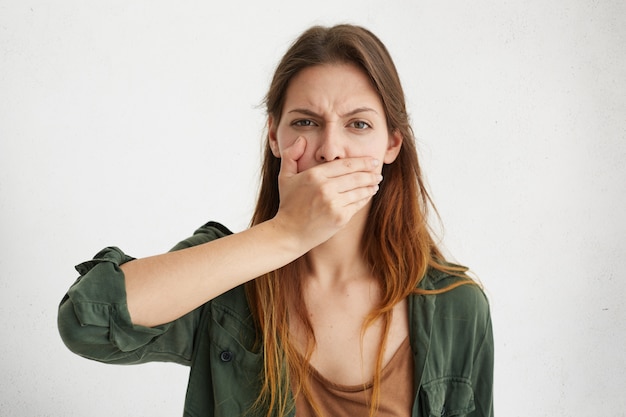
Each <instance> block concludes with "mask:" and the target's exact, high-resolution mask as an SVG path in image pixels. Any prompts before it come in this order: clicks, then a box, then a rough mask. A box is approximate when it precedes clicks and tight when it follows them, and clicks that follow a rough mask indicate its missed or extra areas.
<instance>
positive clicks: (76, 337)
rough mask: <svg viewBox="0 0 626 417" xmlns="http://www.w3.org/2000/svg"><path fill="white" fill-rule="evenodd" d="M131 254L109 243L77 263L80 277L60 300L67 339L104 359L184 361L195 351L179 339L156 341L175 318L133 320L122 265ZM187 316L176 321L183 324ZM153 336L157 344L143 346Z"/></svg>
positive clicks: (76, 349)
mask: <svg viewBox="0 0 626 417" xmlns="http://www.w3.org/2000/svg"><path fill="white" fill-rule="evenodd" d="M132 259H133V258H132V257H130V256H128V255H126V254H124V253H123V252H122V251H121V250H120V249H118V248H115V247H109V248H106V249H103V250H102V251H100V252H99V253H98V254H97V255H96V256H95V257H94V258H93V259H92V260H90V261H87V262H84V263H82V264H80V265H78V266H77V267H76V269H77V271H78V272H79V274H80V277H79V278H78V279H77V280H76V282H75V283H74V284H73V285H72V286H71V288H70V289H69V291H68V292H67V294H66V295H65V297H63V300H62V301H61V305H60V306H59V315H58V327H59V333H60V335H61V338H62V339H63V342H64V343H65V344H66V346H67V347H68V348H69V349H70V350H71V351H72V352H74V353H76V354H79V355H81V356H84V357H86V358H89V359H94V360H98V361H102V362H112V363H138V362H145V361H148V360H167V361H175V362H183V363H185V362H186V360H185V359H188V357H190V355H191V353H190V352H189V354H188V355H185V348H184V346H183V344H181V343H180V341H178V342H177V343H171V342H170V343H165V342H167V341H166V340H164V341H163V342H161V343H159V342H156V341H157V339H158V338H159V337H160V336H161V335H163V334H164V333H166V332H168V331H169V329H170V327H172V325H173V324H172V323H170V324H166V325H163V326H159V327H154V328H148V327H143V326H136V325H133V324H132V322H131V320H130V314H129V313H128V308H127V305H126V289H125V284H124V273H123V272H122V270H121V269H120V268H119V267H120V265H122V264H123V263H125V262H128V261H130V260H132ZM184 321H185V320H181V323H179V325H178V327H182V328H184V327H185V326H184V323H183V322H184ZM191 336H192V335H189V334H188V335H187V337H188V338H191ZM168 339H169V338H168ZM151 342H156V343H155V344H156V346H153V347H152V348H151V349H150V350H148V349H142V348H144V347H146V346H147V345H149V344H150V343H151ZM186 356H187V358H185V357H186Z"/></svg>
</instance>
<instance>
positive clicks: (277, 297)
mask: <svg viewBox="0 0 626 417" xmlns="http://www.w3.org/2000/svg"><path fill="white" fill-rule="evenodd" d="M326 64H352V65H356V66H357V67H358V68H360V69H361V70H362V71H363V72H364V73H365V74H366V75H367V76H368V77H369V79H370V81H371V83H372V86H373V87H374V89H375V91H376V92H377V93H378V95H379V96H380V99H381V101H382V105H383V108H384V110H385V116H386V120H387V126H388V128H389V132H390V133H391V132H399V133H400V134H401V135H402V139H403V141H402V146H401V149H400V152H399V155H398V157H397V158H396V160H395V161H394V162H393V163H391V164H386V165H384V166H383V171H382V175H383V178H384V180H383V182H382V183H381V185H380V190H379V191H378V193H377V194H376V195H375V196H374V197H373V198H372V203H371V207H370V212H369V217H368V221H367V224H366V226H365V230H364V234H363V238H362V241H361V246H362V252H363V256H364V259H365V261H366V262H367V263H368V265H369V267H370V268H371V271H372V273H373V275H374V276H375V277H377V278H378V279H379V282H380V288H381V294H382V297H381V300H380V304H379V306H378V307H377V308H375V309H374V310H373V311H372V312H371V314H370V315H369V316H368V318H367V319H366V321H365V323H364V326H363V329H362V334H363V332H364V331H365V330H366V329H367V327H368V326H369V325H371V324H373V323H374V321H375V320H377V319H379V318H381V319H382V322H383V328H384V334H383V340H382V343H381V346H380V347H379V353H378V359H377V363H376V372H375V377H374V384H373V393H372V401H371V407H370V415H373V414H374V413H375V411H376V407H377V404H378V395H379V392H380V391H379V389H380V379H379V376H380V370H381V369H382V358H383V355H382V353H383V349H384V344H385V342H386V340H387V334H388V329H389V324H390V322H391V314H392V309H393V307H394V305H396V304H397V303H398V302H400V301H401V300H403V299H404V298H406V297H407V296H408V295H410V294H412V293H416V292H425V291H420V290H419V289H418V284H419V282H420V281H421V280H422V278H423V277H424V275H425V274H426V272H427V270H428V268H436V269H440V270H446V271H451V272H456V273H462V272H463V270H464V269H463V268H455V267H452V266H448V265H446V263H445V260H444V258H443V256H442V253H441V251H440V250H439V248H438V247H437V245H436V243H435V241H434V239H433V237H432V235H431V231H430V228H429V226H428V209H429V207H433V206H432V202H431V199H430V196H429V195H428V192H427V190H426V188H425V184H424V181H423V178H422V173H421V169H420V165H419V161H418V157H417V151H416V145H415V138H414V136H413V131H412V129H411V126H410V124H409V117H408V114H407V111H406V104H405V98H404V92H403V90H402V86H401V84H400V78H399V76H398V73H397V71H396V68H395V65H394V63H393V61H392V59H391V56H390V55H389V52H388V51H387V48H386V47H385V45H383V43H382V42H381V41H380V40H379V39H378V38H377V37H376V36H375V35H374V34H373V33H371V32H370V31H368V30H367V29H364V28H362V27H359V26H353V25H338V26H333V27H330V28H326V27H319V26H316V27H312V28H310V29H308V30H307V31H306V32H304V33H303V34H302V35H301V36H300V37H299V38H298V39H297V40H296V41H295V42H294V43H293V44H292V45H291V47H290V48H289V50H288V51H287V53H286V54H285V55H284V56H283V58H282V60H281V61H280V63H279V64H278V67H277V68H276V71H275V73H274V77H273V79H272V82H271V85H270V88H269V91H268V93H267V96H266V98H265V104H266V106H267V113H268V116H270V117H272V118H273V119H274V123H275V124H278V123H279V122H280V118H281V114H282V111H283V106H284V103H285V97H286V94H287V89H288V87H289V83H290V81H291V79H292V78H293V77H294V76H295V75H296V74H298V73H299V72H300V71H302V70H303V69H304V68H307V67H311V66H316V65H326ZM263 158H264V159H263V167H262V173H261V185H260V191H259V197H258V201H257V205H256V209H255V211H254V215H253V217H252V221H251V224H252V225H255V224H259V223H261V222H264V221H266V220H269V219H271V218H273V217H274V216H275V215H276V213H277V211H278V206H279V193H278V173H279V170H280V160H279V159H278V158H276V157H275V156H274V155H273V153H272V151H271V149H270V146H269V132H268V137H267V138H266V144H265V150H264V157H263ZM303 262H304V260H303V258H300V259H298V260H296V261H294V262H292V263H290V264H288V265H286V266H285V267H283V268H281V269H279V270H276V271H273V272H270V273H268V274H265V275H263V276H261V277H259V278H257V279H255V280H253V281H250V282H249V283H247V284H246V291H247V294H248V298H249V301H250V306H251V310H252V314H253V316H254V318H255V320H256V321H257V324H258V328H259V340H260V343H262V353H263V356H264V375H263V381H264V383H263V388H262V392H261V393H260V396H259V399H258V401H257V404H256V405H257V406H259V407H263V408H265V407H267V410H268V411H267V415H268V416H269V415H270V414H271V413H273V412H278V415H280V416H282V415H284V413H285V412H286V411H288V410H289V408H290V407H291V406H292V405H293V403H291V402H290V401H289V391H290V383H291V384H292V385H293V387H294V393H295V395H304V396H305V397H306V398H307V399H309V400H310V401H311V402H312V403H313V401H312V400H311V395H310V390H309V387H308V383H307V380H308V375H309V367H308V365H307V364H308V360H309V359H310V356H311V354H312V352H313V349H314V346H315V335H314V334H313V329H312V327H311V324H310V322H309V320H308V318H307V314H306V306H305V304H304V303H303V302H302V294H301V291H300V284H299V280H298V279H294V277H297V276H299V274H300V273H301V272H302V271H303V268H304V265H303ZM288 311H289V312H290V313H291V314H294V315H296V316H297V317H298V319H299V320H301V322H302V323H304V327H305V329H306V331H307V337H308V345H307V351H306V352H305V355H304V359H305V360H302V356H301V355H300V353H299V352H298V350H297V349H296V347H295V344H294V342H293V341H292V340H291V339H290V337H289V317H288ZM313 407H314V408H315V409H317V407H316V406H315V404H313ZM273 410H274V411H273Z"/></svg>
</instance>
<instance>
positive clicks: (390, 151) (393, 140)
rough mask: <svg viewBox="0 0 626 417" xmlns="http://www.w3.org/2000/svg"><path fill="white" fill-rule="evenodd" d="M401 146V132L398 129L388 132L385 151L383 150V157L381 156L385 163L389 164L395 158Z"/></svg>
mask: <svg viewBox="0 0 626 417" xmlns="http://www.w3.org/2000/svg"><path fill="white" fill-rule="evenodd" d="M401 147H402V134H401V133H400V131H399V130H398V129H396V130H394V131H393V132H391V133H389V142H388V144H387V151H386V152H385V157H384V158H383V162H384V163H385V164H390V163H392V162H393V161H395V160H396V158H397V157H398V154H399V153H400V148H401Z"/></svg>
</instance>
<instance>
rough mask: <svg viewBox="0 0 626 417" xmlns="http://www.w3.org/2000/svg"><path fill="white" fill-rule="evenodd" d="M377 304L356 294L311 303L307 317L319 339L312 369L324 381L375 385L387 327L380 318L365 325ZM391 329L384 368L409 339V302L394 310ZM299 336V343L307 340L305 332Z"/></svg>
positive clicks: (331, 296) (310, 301) (318, 299)
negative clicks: (304, 335) (374, 379)
mask: <svg viewBox="0 0 626 417" xmlns="http://www.w3.org/2000/svg"><path fill="white" fill-rule="evenodd" d="M374 302H375V300H373V299H372V300H370V299H369V297H367V296H365V294H355V293H344V294H333V295H330V294H326V295H325V297H319V298H316V299H314V300H311V299H310V298H309V299H308V305H307V307H308V308H307V313H308V318H309V322H310V324H311V326H312V329H313V333H314V335H315V349H314V351H313V354H312V356H311V360H310V365H311V366H312V367H313V368H314V369H315V370H316V371H317V372H318V373H319V374H321V375H322V376H323V377H324V378H326V379H328V380H329V381H332V382H334V383H337V384H341V385H358V384H364V383H368V382H371V381H372V379H373V377H374V373H375V372H376V363H377V360H378V357H379V353H380V346H381V342H382V340H383V335H384V333H385V326H386V324H385V320H384V319H383V318H380V317H379V318H377V319H376V320H375V321H373V322H372V323H371V324H370V325H365V324H366V320H367V318H368V315H369V314H370V312H371V311H372V308H373V307H374ZM388 326H389V330H388V334H387V340H386V343H385V349H384V351H383V354H382V367H383V368H384V367H385V366H386V365H387V364H388V363H389V362H390V360H391V358H392V357H393V356H394V354H395V353H396V352H397V351H398V349H399V347H400V346H401V345H402V343H403V342H404V341H406V339H407V337H408V311H407V302H406V301H402V302H400V303H398V304H397V305H396V306H395V307H394V308H393V310H392V314H391V315H390V317H389V323H388ZM296 334H298V337H297V339H299V340H304V339H303V335H302V330H301V329H296ZM303 343H304V342H303Z"/></svg>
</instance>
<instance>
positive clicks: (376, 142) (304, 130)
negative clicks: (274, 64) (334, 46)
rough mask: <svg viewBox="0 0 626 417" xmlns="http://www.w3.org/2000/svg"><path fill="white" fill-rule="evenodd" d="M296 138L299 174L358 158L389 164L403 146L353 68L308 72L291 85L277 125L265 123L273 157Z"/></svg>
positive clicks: (330, 67) (341, 66) (366, 80)
mask: <svg viewBox="0 0 626 417" xmlns="http://www.w3.org/2000/svg"><path fill="white" fill-rule="evenodd" d="M300 136H302V137H304V138H305V139H306V149H305V151H304V154H303V155H302V157H301V158H300V159H299V160H298V172H302V171H304V170H306V169H309V168H311V167H313V166H316V165H319V164H322V163H324V162H328V161H332V160H335V159H341V158H349V157H360V156H371V157H374V158H377V159H378V160H380V161H382V162H384V163H387V164H388V163H391V162H393V161H394V160H395V158H396V157H397V155H398V152H399V151H400V146H401V145H402V137H401V135H400V133H398V132H392V133H390V132H389V129H388V127H387V122H386V118H385V112H384V110H383V106H382V103H381V101H380V98H379V96H378V94H377V93H376V90H374V87H373V86H372V85H371V83H370V80H369V78H368V77H367V75H366V74H365V73H364V72H363V71H362V70H361V69H359V68H358V67H357V66H355V65H352V64H328V65H317V66H313V67H308V68H305V69H303V70H302V71H300V72H299V73H298V74H296V76H294V77H293V78H292V79H291V82H290V83H289V87H288V88H287V94H286V98H285V103H284V106H283V113H282V115H281V118H280V122H279V123H278V124H276V123H275V120H274V119H272V118H271V117H270V120H269V138H270V147H271V149H272V152H273V154H274V156H276V157H280V155H281V153H282V151H283V149H285V148H287V147H289V146H290V145H291V144H293V143H294V142H295V140H296V139H297V138H298V137H300ZM381 166H382V164H381Z"/></svg>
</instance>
